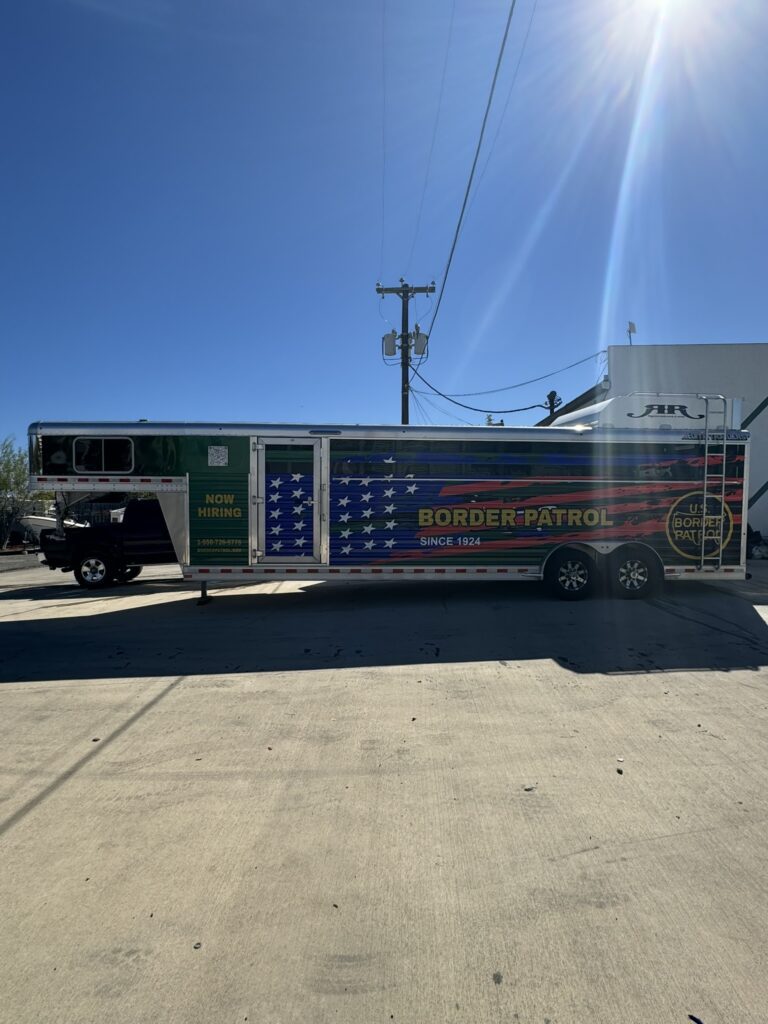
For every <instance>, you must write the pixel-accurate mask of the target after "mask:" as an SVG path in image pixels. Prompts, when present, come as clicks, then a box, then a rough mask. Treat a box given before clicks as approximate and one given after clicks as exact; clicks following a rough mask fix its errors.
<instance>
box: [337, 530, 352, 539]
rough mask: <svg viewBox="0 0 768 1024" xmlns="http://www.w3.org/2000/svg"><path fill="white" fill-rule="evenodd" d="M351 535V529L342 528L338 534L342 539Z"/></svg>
mask: <svg viewBox="0 0 768 1024" xmlns="http://www.w3.org/2000/svg"><path fill="white" fill-rule="evenodd" d="M351 535H352V531H351V530H342V531H341V534H340V536H341V537H342V539H343V540H346V539H347V537H350V536H351Z"/></svg>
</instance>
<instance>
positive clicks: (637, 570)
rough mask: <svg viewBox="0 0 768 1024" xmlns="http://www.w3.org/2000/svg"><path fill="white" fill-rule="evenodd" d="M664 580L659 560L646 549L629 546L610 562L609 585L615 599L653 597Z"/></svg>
mask: <svg viewBox="0 0 768 1024" xmlns="http://www.w3.org/2000/svg"><path fill="white" fill-rule="evenodd" d="M663 578H664V576H663V573H662V570H661V565H660V564H659V560H658V558H657V557H656V555H655V554H654V553H653V552H652V551H648V550H647V549H646V548H641V547H631V546H630V545H627V546H625V547H623V548H618V550H616V551H614V552H613V554H612V555H611V557H610V559H609V560H608V584H609V587H610V590H611V594H612V595H613V596H614V597H623V598H628V599H629V600H631V601H639V600H640V599H641V598H648V597H653V596H654V595H655V594H657V593H658V591H659V588H660V587H661V582H662V580H663Z"/></svg>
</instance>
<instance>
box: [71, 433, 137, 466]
mask: <svg viewBox="0 0 768 1024" xmlns="http://www.w3.org/2000/svg"><path fill="white" fill-rule="evenodd" d="M74 449H75V450H74V466H75V472H76V473H130V472H131V470H132V469H133V441H132V440H131V439H130V437H77V438H75V444H74Z"/></svg>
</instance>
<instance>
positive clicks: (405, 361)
mask: <svg viewBox="0 0 768 1024" xmlns="http://www.w3.org/2000/svg"><path fill="white" fill-rule="evenodd" d="M434 290H435V282H434V281H433V282H432V284H425V285H418V286H415V285H410V284H408V283H407V282H406V281H404V280H403V278H402V277H401V278H400V284H399V285H398V286H397V287H396V288H384V287H382V285H380V284H377V285H376V292H377V294H378V295H399V296H400V302H401V304H402V321H401V334H400V371H401V392H400V422H401V423H408V422H410V421H409V414H408V396H409V392H410V387H411V382H410V379H409V378H410V368H411V336H410V334H409V331H408V303H409V302H410V301H411V298H412V297H413V296H414V295H428V294H429V293H430V292H433V291H434Z"/></svg>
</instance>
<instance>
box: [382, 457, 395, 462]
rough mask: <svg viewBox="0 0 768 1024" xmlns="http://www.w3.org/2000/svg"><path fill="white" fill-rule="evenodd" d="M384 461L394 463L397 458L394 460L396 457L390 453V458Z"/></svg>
mask: <svg viewBox="0 0 768 1024" xmlns="http://www.w3.org/2000/svg"><path fill="white" fill-rule="evenodd" d="M384 461H385V462H388V463H393V462H394V461H395V460H394V457H393V456H392V455H390V456H389V458H388V459H384Z"/></svg>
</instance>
